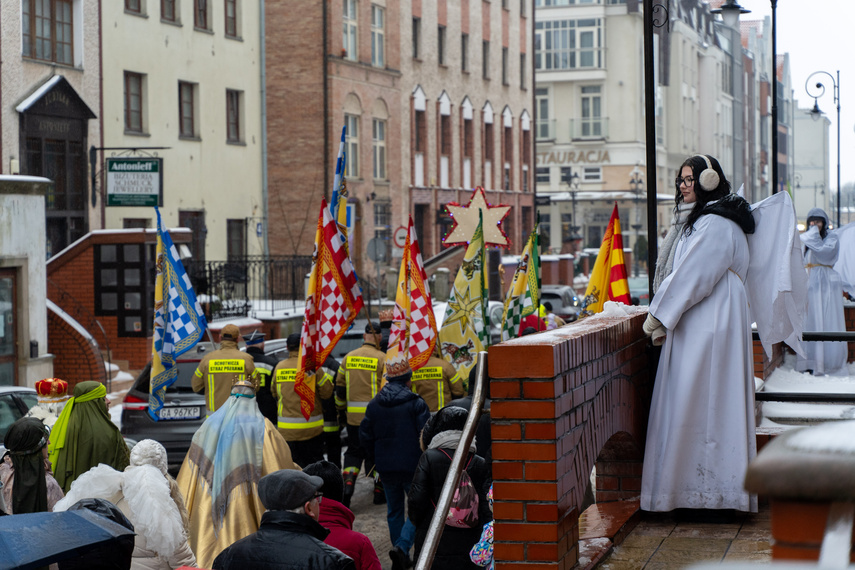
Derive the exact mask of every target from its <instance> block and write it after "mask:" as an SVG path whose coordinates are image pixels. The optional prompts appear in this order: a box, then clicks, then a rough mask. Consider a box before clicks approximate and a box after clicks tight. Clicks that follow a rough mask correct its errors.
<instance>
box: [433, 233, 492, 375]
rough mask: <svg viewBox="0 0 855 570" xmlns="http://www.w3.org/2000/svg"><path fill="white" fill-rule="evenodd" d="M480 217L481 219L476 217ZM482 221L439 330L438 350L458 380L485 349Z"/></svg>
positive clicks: (486, 333) (473, 364)
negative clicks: (451, 366)
mask: <svg viewBox="0 0 855 570" xmlns="http://www.w3.org/2000/svg"><path fill="white" fill-rule="evenodd" d="M479 218H480V216H479ZM486 257H487V256H486V252H485V244H484V232H483V218H480V219H479V222H478V226H477V227H476V228H475V233H474V234H473V236H472V239H471V240H470V241H469V246H468V247H467V248H466V254H465V255H464V256H463V262H462V263H461V265H460V271H458V272H457V277H455V279H454V287H453V288H452V290H451V295H450V296H449V298H448V308H447V309H446V311H445V319H444V321H443V323H442V328H441V329H440V331H439V342H440V351H441V353H442V356H443V358H445V359H446V360H448V361H449V362H451V364H452V365H454V368H456V369H457V372H458V374H460V376H461V378H464V379H466V378H468V377H469V370H470V369H471V368H472V367H473V366H475V361H476V357H477V355H478V352H479V351H482V350H484V346H486V344H487V341H488V334H489V333H488V331H487V329H486V326H485V322H484V315H485V314H486V312H487V307H486V305H487V287H486V286H485V280H484V260H485V259H486Z"/></svg>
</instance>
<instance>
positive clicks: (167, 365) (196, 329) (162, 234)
mask: <svg viewBox="0 0 855 570" xmlns="http://www.w3.org/2000/svg"><path fill="white" fill-rule="evenodd" d="M154 211H155V212H156V213H157V250H156V252H157V253H156V267H157V277H156V278H155V284H154V330H153V333H152V337H153V338H152V350H151V381H150V384H151V389H150V390H149V394H150V395H149V406H148V413H149V415H150V416H151V418H152V419H153V420H155V421H157V420H158V419H160V416H159V412H160V410H161V409H162V408H163V399H164V398H165V397H166V389H167V388H168V387H169V386H171V385H172V384H173V383H174V382H175V380H176V379H177V378H178V368H177V367H176V366H175V359H176V358H178V357H179V356H181V355H182V354H184V353H185V352H187V351H188V350H190V349H191V348H193V347H194V346H195V345H196V343H197V342H199V339H201V338H202V335H204V334H205V330H206V329H207V328H208V322H207V321H206V320H205V313H204V312H203V311H202V306H201V305H199V302H198V301H197V300H196V294H195V293H194V292H193V285H192V284H191V283H190V278H189V277H188V276H187V272H186V271H184V265H183V264H182V263H181V259H180V257H179V256H178V249H177V248H176V247H175V245H174V244H173V243H172V238H171V237H170V236H169V232H167V231H166V228H164V227H163V220H162V219H161V218H160V210H158V209H157V208H155V209H154Z"/></svg>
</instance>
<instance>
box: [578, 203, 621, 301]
mask: <svg viewBox="0 0 855 570" xmlns="http://www.w3.org/2000/svg"><path fill="white" fill-rule="evenodd" d="M626 276H627V272H626V263H625V262H624V259H623V235H621V232H620V215H619V214H618V207H617V202H615V209H614V210H612V217H611V219H610V220H609V227H607V228H606V235H605V236H603V243H602V245H601V246H600V253H599V254H597V261H596V262H595V263H594V269H593V270H592V271H591V280H590V281H588V289H587V290H586V291H585V297H588V296H589V295H593V297H594V298H595V299H596V300H595V301H594V302H593V303H591V304H590V305H588V306H587V310H588V311H590V312H592V313H599V312H600V311H602V310H603V304H604V303H605V302H606V301H615V302H617V303H623V304H625V305H631V304H632V301H631V300H630V297H629V282H628V281H627V279H626Z"/></svg>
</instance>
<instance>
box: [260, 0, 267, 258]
mask: <svg viewBox="0 0 855 570" xmlns="http://www.w3.org/2000/svg"><path fill="white" fill-rule="evenodd" d="M258 10H259V18H258V21H259V26H258V28H259V34H260V38H259V44H260V48H261V49H260V50H259V51H260V53H261V57H260V58H259V67H260V68H261V72H260V80H261V88H260V93H261V207H262V208H263V210H262V212H263V213H262V215H261V220H262V242H261V246H262V249H263V252H262V253H263V254H264V257H267V256H269V255H270V242H269V241H268V234H267V211H268V209H269V206H268V196H267V44H266V42H265V39H264V37H265V24H266V22H265V7H264V0H258Z"/></svg>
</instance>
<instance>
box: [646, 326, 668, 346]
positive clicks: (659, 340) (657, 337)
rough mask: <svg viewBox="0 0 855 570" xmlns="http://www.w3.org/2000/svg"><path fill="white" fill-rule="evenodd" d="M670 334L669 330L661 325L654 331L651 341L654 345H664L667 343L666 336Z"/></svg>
mask: <svg viewBox="0 0 855 570" xmlns="http://www.w3.org/2000/svg"><path fill="white" fill-rule="evenodd" d="M667 334H668V330H667V329H666V328H665V327H664V326H661V327H659V328H657V329H656V330H655V331H653V334H652V335H650V341H651V342H652V343H653V346H662V345H663V344H665V336H666V335H667Z"/></svg>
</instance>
